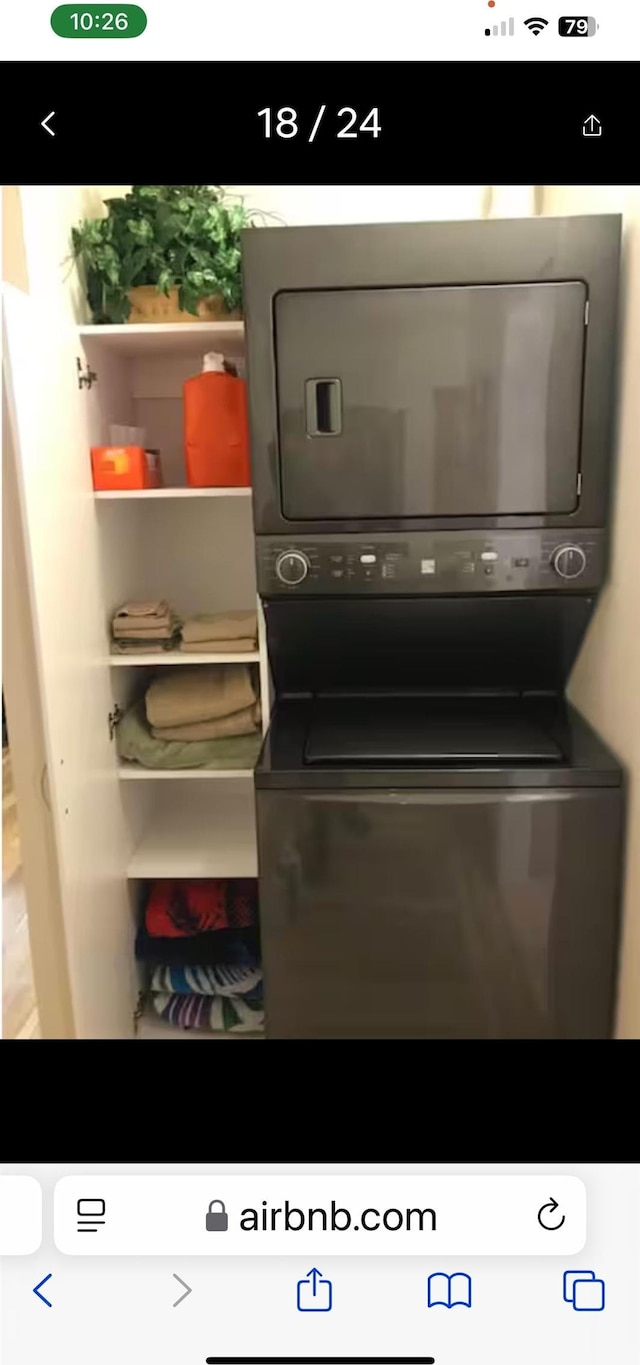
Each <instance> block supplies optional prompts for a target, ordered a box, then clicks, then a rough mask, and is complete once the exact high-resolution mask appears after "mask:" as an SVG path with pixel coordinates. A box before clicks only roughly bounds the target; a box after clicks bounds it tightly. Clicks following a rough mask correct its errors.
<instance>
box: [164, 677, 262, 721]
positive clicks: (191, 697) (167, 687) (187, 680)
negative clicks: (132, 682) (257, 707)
mask: <svg viewBox="0 0 640 1365" xmlns="http://www.w3.org/2000/svg"><path fill="white" fill-rule="evenodd" d="M167 672H168V676H167V674H166V673H165V674H164V676H162V677H159V678H155V679H154V681H153V682H152V683H151V686H150V687H149V688H148V689H147V694H146V697H145V706H146V712H147V720H148V722H149V724H150V725H151V726H152V727H153V728H155V729H158V730H163V729H167V728H168V727H170V728H173V727H174V726H176V725H195V724H198V723H199V722H200V721H203V720H217V718H218V717H219V716H230V715H233V713H234V712H235V711H243V710H244V709H245V707H247V706H253V704H254V702H255V701H256V700H257V697H256V692H255V688H254V685H253V680H252V677H251V672H250V670H249V668H247V666H246V664H210V665H209V666H207V665H206V664H205V665H200V667H198V668H181V669H175V670H174V669H172V668H171V669H168V670H167Z"/></svg>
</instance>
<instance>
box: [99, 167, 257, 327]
mask: <svg viewBox="0 0 640 1365" xmlns="http://www.w3.org/2000/svg"><path fill="white" fill-rule="evenodd" d="M105 203H106V207H107V214H106V217H104V218H89V219H86V220H85V221H84V222H82V223H80V225H79V226H78V227H76V228H73V230H72V245H73V255H74V257H75V260H76V261H77V262H78V264H79V266H80V268H81V270H82V272H83V275H84V280H85V286H86V293H87V300H88V303H89V307H90V309H91V315H92V319H93V321H94V322H96V323H117V322H132V323H134V322H193V321H194V319H200V320H203V321H211V320H219V319H221V318H239V317H241V316H242V277H241V268H240V233H241V231H242V229H243V228H245V227H249V226H252V225H254V223H255V215H254V214H252V213H250V212H249V211H248V210H247V209H245V207H244V204H243V203H237V202H236V203H234V202H229V200H228V198H227V196H226V194H225V191H224V189H223V188H222V187H221V186H220V185H134V186H133V187H132V190H131V192H130V194H125V195H124V196H123V197H122V198H118V199H107V200H106V201H105Z"/></svg>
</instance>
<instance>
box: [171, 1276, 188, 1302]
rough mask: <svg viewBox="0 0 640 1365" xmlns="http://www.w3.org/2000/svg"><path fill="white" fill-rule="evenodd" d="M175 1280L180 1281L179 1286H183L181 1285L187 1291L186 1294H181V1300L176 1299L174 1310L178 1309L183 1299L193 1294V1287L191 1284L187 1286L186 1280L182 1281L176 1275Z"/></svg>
mask: <svg viewBox="0 0 640 1365" xmlns="http://www.w3.org/2000/svg"><path fill="white" fill-rule="evenodd" d="M173 1278H174V1280H177V1281H178V1284H181V1285H182V1288H183V1289H184V1290H185V1291H186V1292H185V1293H184V1294H181V1295H180V1298H179V1299H176V1301H175V1303H174V1305H173V1307H174V1308H177V1307H178V1304H179V1303H182V1301H183V1299H186V1298H188V1296H189V1294H190V1293H191V1285H190V1284H185V1282H184V1280H181V1279H180V1276H179V1275H174V1277H173Z"/></svg>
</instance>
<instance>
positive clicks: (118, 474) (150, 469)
mask: <svg viewBox="0 0 640 1365" xmlns="http://www.w3.org/2000/svg"><path fill="white" fill-rule="evenodd" d="M91 472H92V474H93V486H94V488H95V489H96V491H97V492H100V493H109V492H117V491H118V489H125V488H162V467H161V464H160V456H159V454H158V451H157V450H145V449H144V448H143V446H92V447H91Z"/></svg>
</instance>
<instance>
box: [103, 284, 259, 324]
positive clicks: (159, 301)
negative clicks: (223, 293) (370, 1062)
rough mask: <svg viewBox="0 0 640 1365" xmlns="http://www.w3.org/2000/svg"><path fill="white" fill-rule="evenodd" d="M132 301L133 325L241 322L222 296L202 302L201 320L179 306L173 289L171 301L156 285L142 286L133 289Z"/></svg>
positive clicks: (199, 308)
mask: <svg viewBox="0 0 640 1365" xmlns="http://www.w3.org/2000/svg"><path fill="white" fill-rule="evenodd" d="M128 298H129V300H130V303H131V312H130V314H129V322H133V323H136V322H147V323H148V322H233V321H237V320H239V319H240V318H241V316H242V314H241V313H240V312H238V311H237V310H236V311H235V312H230V311H229V309H228V308H227V306H226V304H225V302H224V299H222V298H221V297H220V295H219V294H212V296H211V298H208V299H201V300H200V303H199V304H198V316H197V317H195V316H194V314H193V313H186V312H185V311H184V309H182V308H180V307H179V305H178V290H177V288H176V289H170V290H169V297H168V298H167V295H166V294H161V293H160V291H159V290H158V289H156V287H155V285H153V284H139V285H137V286H136V288H135V289H130V290H129V294H128Z"/></svg>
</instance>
